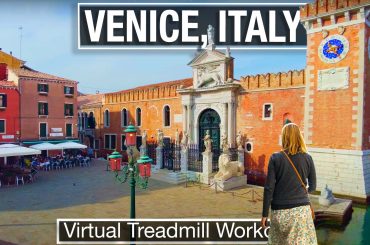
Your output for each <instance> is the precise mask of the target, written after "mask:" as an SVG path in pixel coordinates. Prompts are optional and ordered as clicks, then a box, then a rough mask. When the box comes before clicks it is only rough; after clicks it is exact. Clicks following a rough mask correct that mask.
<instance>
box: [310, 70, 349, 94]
mask: <svg viewBox="0 0 370 245" xmlns="http://www.w3.org/2000/svg"><path fill="white" fill-rule="evenodd" d="M348 84H349V68H348V67H342V68H332V69H325V70H319V71H318V87H317V89H318V90H336V89H345V88H348Z"/></svg>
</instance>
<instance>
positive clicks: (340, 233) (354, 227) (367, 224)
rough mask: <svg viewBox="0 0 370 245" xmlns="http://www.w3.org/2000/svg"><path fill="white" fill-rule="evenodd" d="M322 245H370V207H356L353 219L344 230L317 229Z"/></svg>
mask: <svg viewBox="0 0 370 245" xmlns="http://www.w3.org/2000/svg"><path fill="white" fill-rule="evenodd" d="M316 232H317V239H318V242H319V244H320V245H327V244H328V245H370V206H367V207H365V206H354V207H353V213H352V219H351V221H350V222H349V224H348V225H347V226H346V227H344V228H335V227H332V226H329V225H325V226H324V225H321V226H319V227H317V228H316Z"/></svg>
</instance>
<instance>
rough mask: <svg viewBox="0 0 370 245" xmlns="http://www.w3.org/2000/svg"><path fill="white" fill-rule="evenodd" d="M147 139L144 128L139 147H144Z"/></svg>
mask: <svg viewBox="0 0 370 245" xmlns="http://www.w3.org/2000/svg"><path fill="white" fill-rule="evenodd" d="M147 140H148V135H147V133H146V130H144V132H143V135H142V143H141V147H143V148H146V142H147Z"/></svg>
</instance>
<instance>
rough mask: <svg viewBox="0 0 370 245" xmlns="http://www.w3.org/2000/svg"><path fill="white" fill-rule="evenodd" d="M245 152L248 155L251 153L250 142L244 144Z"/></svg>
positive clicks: (251, 146)
mask: <svg viewBox="0 0 370 245" xmlns="http://www.w3.org/2000/svg"><path fill="white" fill-rule="evenodd" d="M245 151H246V152H248V153H252V152H253V143H252V142H247V143H245Z"/></svg>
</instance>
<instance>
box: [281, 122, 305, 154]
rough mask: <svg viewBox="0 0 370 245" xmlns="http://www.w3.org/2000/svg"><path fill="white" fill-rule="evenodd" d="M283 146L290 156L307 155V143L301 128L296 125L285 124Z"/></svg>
mask: <svg viewBox="0 0 370 245" xmlns="http://www.w3.org/2000/svg"><path fill="white" fill-rule="evenodd" d="M282 146H283V149H284V150H287V151H288V153H289V154H291V155H295V154H297V153H307V148H306V143H305V142H304V139H303V136H302V134H301V131H300V130H299V127H298V126H297V125H296V124H294V123H288V124H285V126H284V127H283V130H282Z"/></svg>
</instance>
